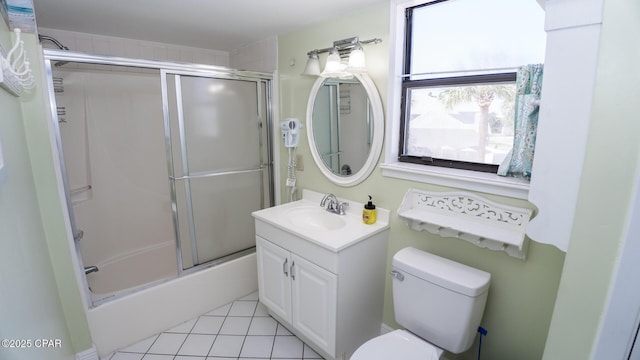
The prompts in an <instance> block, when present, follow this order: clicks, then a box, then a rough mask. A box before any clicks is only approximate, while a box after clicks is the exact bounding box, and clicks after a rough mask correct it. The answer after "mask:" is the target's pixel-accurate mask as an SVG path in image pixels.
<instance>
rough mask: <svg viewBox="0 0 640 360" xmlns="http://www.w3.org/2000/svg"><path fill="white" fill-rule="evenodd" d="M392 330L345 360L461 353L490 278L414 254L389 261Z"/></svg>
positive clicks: (432, 359)
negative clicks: (397, 326) (391, 279)
mask: <svg viewBox="0 0 640 360" xmlns="http://www.w3.org/2000/svg"><path fill="white" fill-rule="evenodd" d="M391 276H393V288H392V291H393V307H394V312H395V318H396V321H397V322H398V324H400V325H402V326H403V327H404V328H405V330H395V331H392V332H390V333H387V334H384V335H381V336H378V337H376V338H373V339H371V340H369V341H367V342H366V343H364V344H363V345H362V346H360V347H359V348H358V349H357V350H356V351H355V352H354V353H353V355H352V356H351V360H388V359H403V360H438V359H442V358H443V353H444V350H447V351H449V352H451V353H454V354H459V353H462V352H465V351H467V350H468V349H469V348H470V347H471V345H472V344H473V341H474V339H475V337H476V332H477V330H478V326H479V325H480V321H481V320H482V314H483V312H484V307H485V304H486V302H487V294H488V290H489V281H490V280H491V274H489V273H488V272H485V271H482V270H478V269H475V268H472V267H470V266H467V265H463V264H460V263H457V262H455V261H451V260H448V259H445V258H442V257H440V256H436V255H433V254H430V253H427V252H424V251H420V250H418V249H415V248H411V247H408V248H404V249H402V250H400V251H398V252H397V253H396V254H395V255H394V256H393V263H392V271H391Z"/></svg>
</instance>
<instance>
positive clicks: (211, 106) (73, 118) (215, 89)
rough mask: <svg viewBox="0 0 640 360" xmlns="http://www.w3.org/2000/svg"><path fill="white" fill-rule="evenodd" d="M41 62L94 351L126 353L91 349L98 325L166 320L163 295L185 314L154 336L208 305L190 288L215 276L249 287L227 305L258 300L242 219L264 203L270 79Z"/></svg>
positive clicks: (64, 60) (66, 60) (161, 67)
mask: <svg viewBox="0 0 640 360" xmlns="http://www.w3.org/2000/svg"><path fill="white" fill-rule="evenodd" d="M44 52H45V68H46V73H47V77H48V80H49V94H50V96H49V97H50V107H51V113H52V127H51V128H52V131H53V133H54V134H53V135H54V137H55V139H56V146H57V152H58V154H59V159H60V161H59V163H60V172H59V175H60V179H61V186H60V188H61V191H62V192H64V196H65V198H66V205H67V210H68V214H69V217H68V219H69V224H68V225H69V227H70V228H71V233H72V234H73V241H70V243H71V242H72V243H73V245H74V246H75V250H76V252H77V254H78V266H79V268H80V273H81V274H82V275H86V277H85V276H81V277H80V278H81V282H84V285H86V286H85V287H86V295H87V296H86V298H87V305H88V309H89V310H88V314H89V322H90V327H91V330H92V337H93V338H94V341H95V342H96V343H97V345H98V347H99V348H101V349H100V350H101V352H103V350H105V351H106V350H113V349H111V348H112V347H114V346H122V345H126V344H120V343H118V340H117V339H109V340H106V341H105V342H104V343H103V344H100V337H101V334H104V335H105V337H107V336H106V334H107V333H109V330H110V329H109V328H110V327H111V326H112V325H113V324H112V325H109V324H108V323H109V321H111V320H110V319H115V318H117V317H122V318H126V317H127V316H128V315H129V314H132V313H136V312H138V311H140V308H138V307H142V308H144V307H145V305H144V304H145V303H146V304H148V303H149V302H151V301H153V302H154V304H156V303H163V301H164V302H165V305H166V306H167V307H170V306H172V307H175V303H176V302H177V301H178V300H167V299H166V297H167V296H164V295H162V292H167V293H169V294H174V293H180V292H188V293H185V294H182V295H181V296H183V297H184V298H185V300H184V301H183V305H184V306H185V307H189V308H190V309H191V310H184V311H182V312H181V311H180V310H179V309H178V310H176V311H173V310H172V313H173V314H172V315H170V316H169V317H168V318H167V319H166V320H160V321H155V323H156V326H157V327H160V326H165V325H166V324H169V325H170V324H171V322H172V321H173V322H174V323H176V320H179V321H183V320H186V319H187V318H184V319H179V317H181V316H192V315H194V314H192V313H191V312H193V311H197V309H199V308H201V307H202V306H206V305H204V303H206V302H207V300H206V298H207V296H213V297H215V296H220V295H212V294H214V291H212V290H211V289H206V290H205V289H201V288H202V287H204V286H205V284H206V286H207V287H213V288H215V287H217V286H218V285H217V284H216V281H218V280H216V279H219V278H224V277H226V276H227V275H226V274H227V272H229V273H232V272H235V273H237V274H238V276H242V274H244V273H245V272H246V273H247V274H250V276H247V278H248V279H249V280H235V281H234V282H237V283H240V285H237V286H236V288H237V289H236V290H235V291H237V292H239V293H238V294H235V295H233V293H234V290H233V289H225V290H226V291H229V292H230V294H231V295H230V296H237V295H242V292H243V291H247V290H252V289H255V288H257V284H256V281H257V280H255V274H252V272H253V271H255V233H254V229H253V226H252V223H253V221H252V217H251V212H253V211H256V210H259V209H262V208H265V207H268V206H271V205H272V204H273V201H274V200H273V198H274V196H273V180H272V179H273V169H272V155H271V152H270V142H271V134H270V132H271V120H272V119H271V96H272V82H271V74H264V73H255V72H246V71H237V70H232V69H227V68H222V67H215V66H205V65H193V64H182V63H169V62H158V61H147V60H136V59H127V58H117V57H107V56H95V55H88V54H81V53H73V52H68V51H58V50H49V49H47V50H45V51H44ZM238 267H239V268H238ZM201 270H202V271H201ZM222 272H224V274H225V275H223V273H222ZM222 281H223V282H224V281H227V280H222ZM243 281H244V283H243ZM218 292H219V291H218ZM207 294H209V295H207ZM125 295H132V296H125ZM145 297H148V298H145ZM191 297H196V298H198V297H201V299H200V300H196V302H197V304H196V305H194V304H190V303H189V301H191V300H187V299H186V298H191ZM228 300H229V299H226V298H224V299H223V298H219V301H228ZM198 301H199V302H198ZM165 305H154V306H165ZM103 307H104V308H105V309H104V310H101V308H103ZM159 309H161V311H162V307H160V308H159ZM201 310H202V309H201ZM180 314H182V315H180ZM156 316H157V315H156ZM100 319H102V320H100ZM103 320H104V321H103ZM114 321H115V320H114ZM179 321H178V322H179ZM152 322H153V321H152ZM113 326H115V325H113ZM111 330H113V329H111ZM160 330H161V329H160ZM147 331H150V330H143V329H138V330H134V332H136V333H135V334H129V336H131V337H130V338H129V340H128V341H129V342H130V341H132V340H133V339H135V338H136V336H143V334H144V333H145V332H147ZM111 337H113V336H111ZM115 337H116V338H117V337H118V336H115ZM96 338H97V340H96ZM123 338H124V336H123ZM122 341H124V340H122Z"/></svg>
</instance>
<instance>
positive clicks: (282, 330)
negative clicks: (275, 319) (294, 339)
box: [276, 324, 293, 335]
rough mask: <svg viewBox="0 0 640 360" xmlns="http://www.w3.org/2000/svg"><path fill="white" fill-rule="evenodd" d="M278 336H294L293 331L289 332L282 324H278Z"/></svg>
mask: <svg viewBox="0 0 640 360" xmlns="http://www.w3.org/2000/svg"><path fill="white" fill-rule="evenodd" d="M276 335H293V334H292V333H291V331H289V330H287V328H286V327H284V326H282V324H278V330H277V331H276Z"/></svg>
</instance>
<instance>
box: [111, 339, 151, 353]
mask: <svg viewBox="0 0 640 360" xmlns="http://www.w3.org/2000/svg"><path fill="white" fill-rule="evenodd" d="M157 338H158V335H153V336H152V337H150V338H148V339H144V340H142V341H140V342H138V343H135V344H133V345H131V346H127V347H126V348H123V349H120V351H124V352H133V353H142V354H144V353H146V352H147V351H148V350H149V348H150V347H151V345H153V342H154V341H156V339H157Z"/></svg>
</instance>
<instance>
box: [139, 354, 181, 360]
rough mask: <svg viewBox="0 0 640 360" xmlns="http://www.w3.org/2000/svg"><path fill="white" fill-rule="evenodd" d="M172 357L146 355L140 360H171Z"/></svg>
mask: <svg viewBox="0 0 640 360" xmlns="http://www.w3.org/2000/svg"><path fill="white" fill-rule="evenodd" d="M173 357H174V356H173V355H157V354H147V355H145V356H144V357H143V358H142V360H173Z"/></svg>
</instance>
